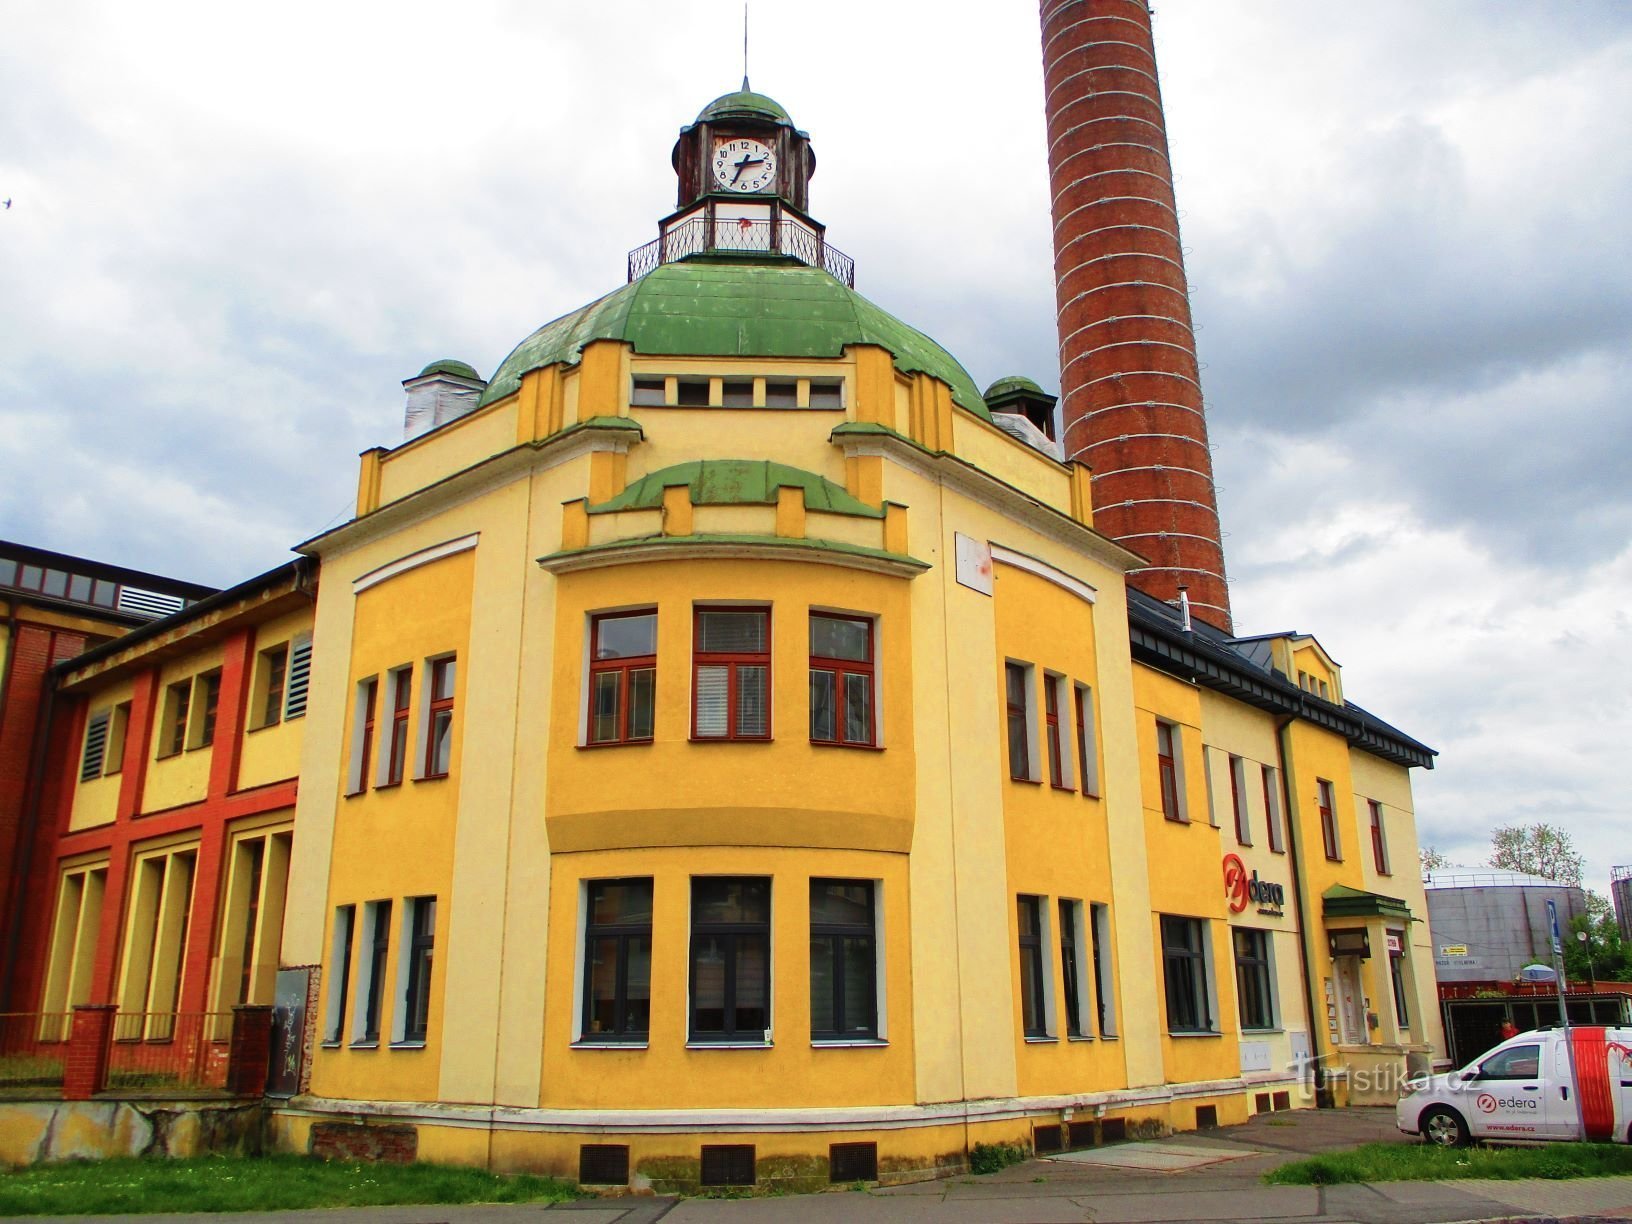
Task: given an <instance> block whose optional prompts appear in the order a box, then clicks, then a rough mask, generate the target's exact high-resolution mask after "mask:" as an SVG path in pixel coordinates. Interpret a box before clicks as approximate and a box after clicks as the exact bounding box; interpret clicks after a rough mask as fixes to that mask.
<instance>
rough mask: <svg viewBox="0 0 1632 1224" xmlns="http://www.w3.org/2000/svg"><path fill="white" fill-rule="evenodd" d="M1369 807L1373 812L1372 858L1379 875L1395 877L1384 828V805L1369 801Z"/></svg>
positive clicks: (1372, 800)
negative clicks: (1390, 868)
mask: <svg viewBox="0 0 1632 1224" xmlns="http://www.w3.org/2000/svg"><path fill="white" fill-rule="evenodd" d="M1366 803H1367V805H1368V806H1369V808H1370V812H1371V858H1372V863H1373V865H1374V866H1375V867H1376V868H1377V874H1378V875H1385V876H1386V875H1393V874H1394V873H1393V872H1392V871H1390V870H1389V863H1388V835H1387V832H1386V831H1385V830H1384V828H1383V805H1382V803H1381V802H1380V801H1379V800H1376V799H1368V800H1366Z"/></svg>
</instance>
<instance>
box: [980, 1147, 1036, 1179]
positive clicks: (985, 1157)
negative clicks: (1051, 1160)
mask: <svg viewBox="0 0 1632 1224" xmlns="http://www.w3.org/2000/svg"><path fill="white" fill-rule="evenodd" d="M1030 1158H1031V1152H1030V1151H1028V1150H1027V1149H1026V1148H1025V1147H1024V1146H1023V1145H1022V1144H1018V1143H977V1144H975V1146H974V1147H972V1148H970V1149H969V1171H970V1172H971V1173H996V1172H997V1171H998V1170H999V1169H1006V1168H1008V1167H1009V1166H1010V1165H1015V1164H1019V1163H1020V1162H1021V1161H1022V1160H1029V1159H1030Z"/></svg>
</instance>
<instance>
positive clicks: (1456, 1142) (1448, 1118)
mask: <svg viewBox="0 0 1632 1224" xmlns="http://www.w3.org/2000/svg"><path fill="white" fill-rule="evenodd" d="M1417 1129H1418V1130H1420V1131H1421V1132H1422V1137H1423V1138H1424V1139H1425V1140H1427V1141H1428V1142H1429V1143H1431V1144H1433V1145H1434V1146H1435V1147H1466V1146H1467V1145H1468V1124H1467V1123H1466V1122H1464V1121H1463V1120H1462V1115H1461V1114H1459V1113H1457V1112H1456V1110H1454V1109H1447V1108H1446V1107H1445V1106H1443V1105H1435V1106H1434V1107H1433V1108H1432V1109H1426V1110H1424V1111H1423V1114H1422V1117H1421V1118H1420V1119H1419V1120H1418V1121H1417Z"/></svg>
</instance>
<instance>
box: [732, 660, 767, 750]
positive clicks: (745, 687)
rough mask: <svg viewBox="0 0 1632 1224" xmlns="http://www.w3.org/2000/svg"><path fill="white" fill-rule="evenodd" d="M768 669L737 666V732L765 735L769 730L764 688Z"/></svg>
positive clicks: (740, 733) (739, 733)
mask: <svg viewBox="0 0 1632 1224" xmlns="http://www.w3.org/2000/svg"><path fill="white" fill-rule="evenodd" d="M769 675H770V669H769V668H764V667H739V668H737V734H738V735H766V734H768V733H769V732H770V726H771V722H770V718H771V712H770V704H769V700H768V694H767V693H766V688H767V684H768V680H769Z"/></svg>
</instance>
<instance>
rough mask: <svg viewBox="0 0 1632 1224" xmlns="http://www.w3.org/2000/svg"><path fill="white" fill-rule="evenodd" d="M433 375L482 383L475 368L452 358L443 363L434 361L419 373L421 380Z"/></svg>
mask: <svg viewBox="0 0 1632 1224" xmlns="http://www.w3.org/2000/svg"><path fill="white" fill-rule="evenodd" d="M432 374H452V375H454V376H455V377H456V378H469V379H474V380H475V381H477V382H480V381H481V379H482V376H481V375H480V374H478V373H476V368H475V367H474V366H470V365H466V364H465V363H464V362H463V361H456V360H454V358H452V357H444V358H442V360H441V361H433V362H431V364H430V365H428V366H426V367H425V368H424V369H423V370H421V371H420V372H419V377H420V378H427V377H429V376H430V375H432Z"/></svg>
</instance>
